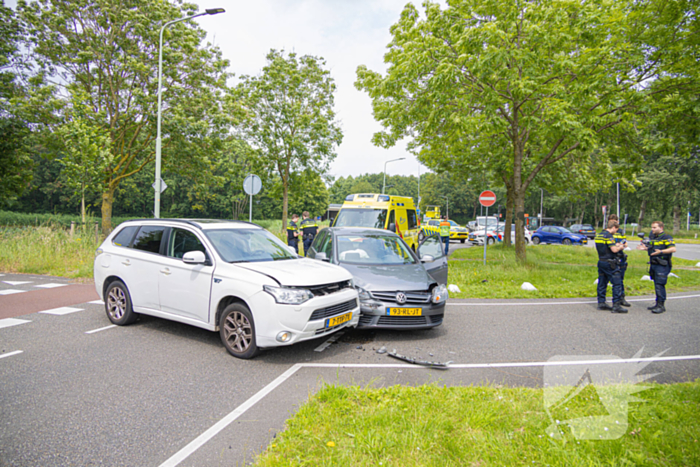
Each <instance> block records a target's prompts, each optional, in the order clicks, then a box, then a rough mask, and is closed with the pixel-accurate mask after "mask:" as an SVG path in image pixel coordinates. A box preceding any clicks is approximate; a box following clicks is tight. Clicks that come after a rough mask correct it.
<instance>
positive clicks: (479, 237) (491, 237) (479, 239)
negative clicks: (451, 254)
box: [469, 225, 503, 245]
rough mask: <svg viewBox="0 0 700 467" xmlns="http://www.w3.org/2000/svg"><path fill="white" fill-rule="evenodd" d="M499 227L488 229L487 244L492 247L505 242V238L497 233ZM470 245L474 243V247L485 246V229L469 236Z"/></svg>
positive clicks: (492, 226)
mask: <svg viewBox="0 0 700 467" xmlns="http://www.w3.org/2000/svg"><path fill="white" fill-rule="evenodd" d="M497 229H498V227H497V226H495V225H489V226H488V227H487V228H486V237H487V239H488V240H487V244H488V245H492V244H494V243H496V242H500V241H502V240H503V237H502V236H500V235H499V234H498V231H497ZM469 243H472V244H474V245H483V244H484V229H483V228H482V229H481V230H475V231H473V232H471V233H470V234H469Z"/></svg>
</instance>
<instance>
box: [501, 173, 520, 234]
mask: <svg viewBox="0 0 700 467" xmlns="http://www.w3.org/2000/svg"><path fill="white" fill-rule="evenodd" d="M504 181H505V183H506V219H505V221H506V225H505V229H503V245H504V247H505V248H510V246H511V242H512V239H511V238H510V232H511V230H512V229H511V228H510V226H511V224H512V223H513V214H517V213H514V212H513V206H514V204H515V203H513V198H514V194H513V189H512V186H513V184H512V183H510V182H509V181H508V180H504Z"/></svg>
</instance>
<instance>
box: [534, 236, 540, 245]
mask: <svg viewBox="0 0 700 467" xmlns="http://www.w3.org/2000/svg"><path fill="white" fill-rule="evenodd" d="M532 244H533V245H539V244H540V237H532Z"/></svg>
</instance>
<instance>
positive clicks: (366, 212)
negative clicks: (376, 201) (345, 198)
mask: <svg viewBox="0 0 700 467" xmlns="http://www.w3.org/2000/svg"><path fill="white" fill-rule="evenodd" d="M385 223H386V209H352V208H345V209H341V210H340V213H339V214H338V217H336V219H335V224H333V226H334V227H373V228H375V229H383V228H384V225H385Z"/></svg>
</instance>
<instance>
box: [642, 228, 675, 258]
mask: <svg viewBox="0 0 700 467" xmlns="http://www.w3.org/2000/svg"><path fill="white" fill-rule="evenodd" d="M672 246H676V244H675V243H673V237H671V236H670V235H669V234H667V233H666V232H661V234H660V235H658V236H657V235H654V234H651V235H649V248H648V249H647V253H649V256H651V253H652V252H653V251H655V250H665V249H666V248H671V247H672ZM672 256H673V253H665V254H664V253H662V254H660V255H655V256H654V258H659V259H665V260H666V261H668V265H669V266H671V257H672Z"/></svg>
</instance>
